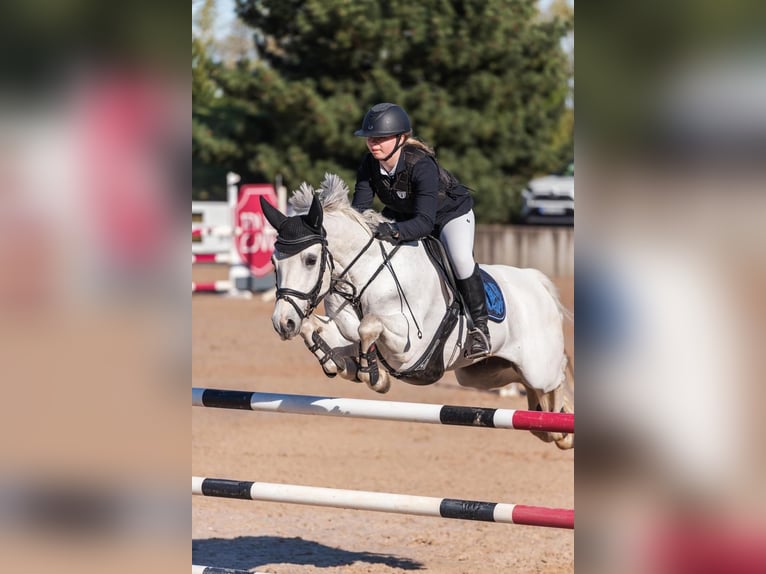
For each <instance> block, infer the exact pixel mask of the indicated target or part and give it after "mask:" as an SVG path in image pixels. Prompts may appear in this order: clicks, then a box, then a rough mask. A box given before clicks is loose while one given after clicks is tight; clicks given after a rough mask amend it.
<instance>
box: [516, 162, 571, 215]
mask: <svg viewBox="0 0 766 574" xmlns="http://www.w3.org/2000/svg"><path fill="white" fill-rule="evenodd" d="M521 197H522V200H523V203H522V207H521V221H522V222H524V223H557V224H565V225H573V224H574V164H569V167H567V169H566V170H565V171H564V172H563V173H561V174H559V175H546V176H545V177H538V178H535V179H533V180H531V181H530V182H529V183H528V184H527V187H526V188H525V189H524V191H522V192H521Z"/></svg>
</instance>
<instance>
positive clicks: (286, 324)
mask: <svg viewBox="0 0 766 574" xmlns="http://www.w3.org/2000/svg"><path fill="white" fill-rule="evenodd" d="M271 323H272V325H273V326H274V330H275V331H276V332H277V334H278V335H279V336H280V338H281V339H282V340H283V341H286V340H287V339H292V338H293V337H295V336H296V335H297V334H298V333H299V331H300V327H301V326H300V323H297V322H296V321H295V320H294V319H292V318H290V317H274V318H273V319H272V322H271Z"/></svg>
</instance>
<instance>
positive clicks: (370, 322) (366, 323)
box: [358, 315, 383, 352]
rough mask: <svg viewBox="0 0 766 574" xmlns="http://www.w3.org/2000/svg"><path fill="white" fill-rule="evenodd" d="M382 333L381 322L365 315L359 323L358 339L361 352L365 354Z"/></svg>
mask: <svg viewBox="0 0 766 574" xmlns="http://www.w3.org/2000/svg"><path fill="white" fill-rule="evenodd" d="M382 332H383V322H382V321H381V320H380V319H379V318H378V317H377V316H376V315H365V316H364V317H363V318H362V320H361V322H360V323H359V329H358V333H359V339H360V341H361V342H362V351H363V352H366V351H367V350H368V349H369V348H370V345H372V344H373V343H374V342H375V341H377V339H378V337H379V336H380V334H381V333H382Z"/></svg>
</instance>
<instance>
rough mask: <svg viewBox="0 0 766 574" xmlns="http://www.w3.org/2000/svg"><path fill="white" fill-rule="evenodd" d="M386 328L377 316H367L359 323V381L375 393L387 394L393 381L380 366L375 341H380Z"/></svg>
mask: <svg viewBox="0 0 766 574" xmlns="http://www.w3.org/2000/svg"><path fill="white" fill-rule="evenodd" d="M384 328H385V326H384V325H383V322H382V321H381V320H380V318H379V317H378V316H377V315H365V316H364V317H363V318H362V321H361V322H360V323H359V339H360V343H359V345H360V349H359V351H360V354H359V371H358V373H357V376H358V377H359V380H360V381H362V382H364V383H366V384H367V386H368V387H370V388H371V389H372V390H373V391H375V392H378V393H387V392H388V390H389V389H390V388H391V379H390V378H389V376H388V372H387V371H386V370H385V369H381V368H380V367H379V365H378V359H377V356H376V355H377V352H376V349H375V341H377V340H378V338H379V337H380V334H381V333H382V332H383V329H384Z"/></svg>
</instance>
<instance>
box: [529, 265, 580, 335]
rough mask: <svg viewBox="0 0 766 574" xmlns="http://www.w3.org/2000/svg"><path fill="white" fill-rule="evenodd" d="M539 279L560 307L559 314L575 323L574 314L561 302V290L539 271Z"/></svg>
mask: <svg viewBox="0 0 766 574" xmlns="http://www.w3.org/2000/svg"><path fill="white" fill-rule="evenodd" d="M535 271H536V272H537V279H538V280H539V281H540V283H542V285H543V287H545V290H546V291H547V292H548V293H549V294H550V296H551V297H553V300H554V301H555V302H556V307H558V310H559V313H561V315H562V316H563V317H564V318H565V319H567V320H569V321H571V322H572V323H574V312H573V311H570V310H569V309H567V308H566V307H565V306H564V304H563V303H562V302H561V299H559V290H558V289H557V288H556V286H555V285H554V284H553V281H551V280H550V278H549V277H548V276H547V275H546V274H545V273H543V272H542V271H537V270H536V269H535Z"/></svg>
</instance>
